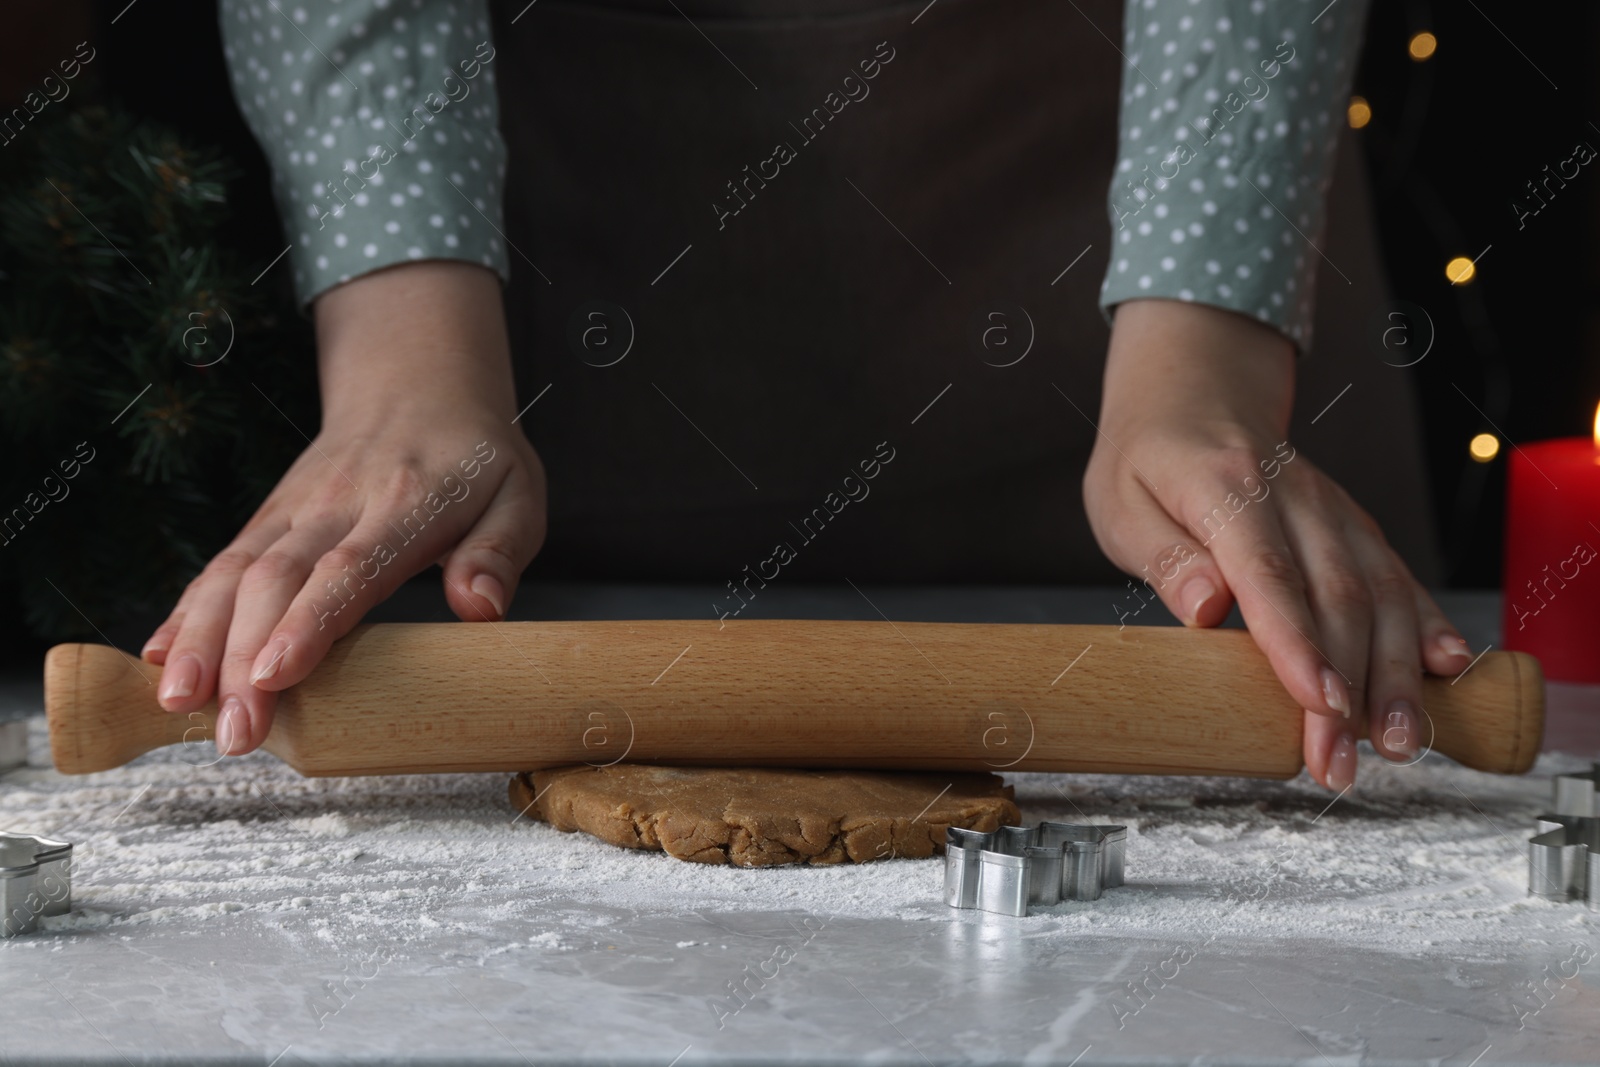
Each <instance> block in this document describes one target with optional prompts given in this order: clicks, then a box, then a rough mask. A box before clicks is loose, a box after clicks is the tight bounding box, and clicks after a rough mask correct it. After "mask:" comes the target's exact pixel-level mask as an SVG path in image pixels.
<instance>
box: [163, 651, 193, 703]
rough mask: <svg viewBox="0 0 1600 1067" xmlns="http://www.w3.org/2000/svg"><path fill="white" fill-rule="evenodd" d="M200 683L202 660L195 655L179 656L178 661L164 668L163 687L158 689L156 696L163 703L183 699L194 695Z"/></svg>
mask: <svg viewBox="0 0 1600 1067" xmlns="http://www.w3.org/2000/svg"><path fill="white" fill-rule="evenodd" d="M199 684H200V661H199V660H197V659H195V658H194V657H193V656H179V657H178V659H177V661H176V662H174V663H169V664H167V665H166V666H165V667H163V668H162V670H161V687H160V688H159V689H157V690H156V698H157V699H158V700H160V701H161V702H162V703H166V702H167V701H171V700H182V699H183V698H184V697H189V696H193V695H194V687H195V686H197V685H199Z"/></svg>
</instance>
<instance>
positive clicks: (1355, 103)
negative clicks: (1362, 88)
mask: <svg viewBox="0 0 1600 1067" xmlns="http://www.w3.org/2000/svg"><path fill="white" fill-rule="evenodd" d="M1345 115H1346V116H1347V117H1348V118H1349V120H1350V128H1351V129H1352V130H1359V129H1360V128H1361V127H1363V126H1365V125H1366V124H1367V123H1369V122H1371V121H1372V105H1371V104H1369V103H1367V101H1366V99H1365V98H1364V97H1360V96H1352V97H1351V98H1350V107H1349V108H1348V109H1347V110H1346V111H1345Z"/></svg>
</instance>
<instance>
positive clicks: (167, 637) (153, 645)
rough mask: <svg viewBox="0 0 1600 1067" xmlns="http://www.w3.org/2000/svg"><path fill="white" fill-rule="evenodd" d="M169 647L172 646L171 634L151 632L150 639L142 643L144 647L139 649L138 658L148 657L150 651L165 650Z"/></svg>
mask: <svg viewBox="0 0 1600 1067" xmlns="http://www.w3.org/2000/svg"><path fill="white" fill-rule="evenodd" d="M171 647H172V635H171V634H152V635H151V637H150V640H148V641H146V642H145V643H144V647H143V648H141V649H140V650H139V658H140V659H149V658H150V653H152V652H165V651H166V650H167V649H169V648H171Z"/></svg>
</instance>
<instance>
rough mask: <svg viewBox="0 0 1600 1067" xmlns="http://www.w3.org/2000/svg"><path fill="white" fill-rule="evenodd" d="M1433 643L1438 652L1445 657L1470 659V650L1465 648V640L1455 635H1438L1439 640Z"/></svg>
mask: <svg viewBox="0 0 1600 1067" xmlns="http://www.w3.org/2000/svg"><path fill="white" fill-rule="evenodd" d="M1434 643H1435V644H1437V645H1438V646H1439V648H1440V650H1441V651H1443V652H1444V654H1445V655H1447V656H1463V657H1465V658H1466V659H1471V658H1472V649H1471V648H1469V647H1468V646H1467V642H1466V641H1465V640H1463V639H1462V638H1460V637H1457V636H1456V635H1455V634H1440V635H1439V639H1438V640H1437V641H1436V642H1434Z"/></svg>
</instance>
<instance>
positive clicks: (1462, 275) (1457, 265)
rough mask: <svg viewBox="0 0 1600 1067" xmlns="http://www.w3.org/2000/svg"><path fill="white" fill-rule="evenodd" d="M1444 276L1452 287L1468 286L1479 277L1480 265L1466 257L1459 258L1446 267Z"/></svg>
mask: <svg viewBox="0 0 1600 1067" xmlns="http://www.w3.org/2000/svg"><path fill="white" fill-rule="evenodd" d="M1444 276H1445V277H1446V278H1449V279H1450V282H1451V284H1452V285H1466V284H1467V283H1468V282H1470V281H1471V280H1472V279H1474V278H1476V277H1477V276H1478V265H1477V264H1476V263H1474V262H1472V260H1470V259H1468V258H1467V257H1466V256H1457V257H1456V258H1455V259H1452V260H1451V261H1450V262H1448V263H1446V264H1445V265H1444Z"/></svg>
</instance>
